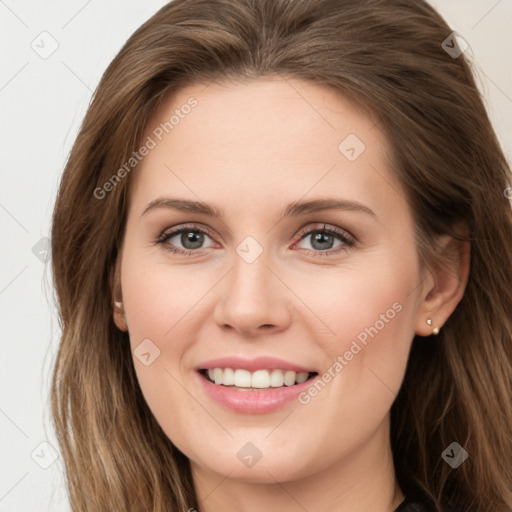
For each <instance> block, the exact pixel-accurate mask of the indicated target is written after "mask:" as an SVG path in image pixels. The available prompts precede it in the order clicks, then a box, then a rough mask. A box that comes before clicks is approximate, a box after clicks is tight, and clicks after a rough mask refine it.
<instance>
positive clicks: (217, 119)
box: [117, 78, 425, 483]
mask: <svg viewBox="0 0 512 512" xmlns="http://www.w3.org/2000/svg"><path fill="white" fill-rule="evenodd" d="M166 123H167V124H166ZM167 132H168V133H167ZM148 137H149V138H148ZM143 143H144V144H145V146H146V148H147V149H146V150H141V151H140V152H139V153H140V154H139V156H140V159H141V161H140V163H139V164H138V166H137V167H136V169H135V170H133V171H132V173H133V176H132V178H133V180H132V183H131V184H130V187H131V188H130V195H129V210H128V217H127V225H126V232H125V236H124V241H123V246H122V250H121V253H120V276H121V277H120V282H121V288H122V301H123V306H124V310H125V315H126V316H125V318H126V324H127V328H128V332H129V337H130V343H131V348H132V350H133V351H134V352H133V353H134V365H135V370H136V372H137V377H138V379H139V383H140V386H141V389H142V392H143V394H144V397H145V399H146V401H147V403H148V406H149V407H150V409H151V411H152V412H153V414H154V416H155V418H156V419H157V421H158V422H159V424H160V425H161V427H162V428H163V430H164V431H165V433H166V434H167V435H168V437H169V438H170V439H171V440H172V442H173V443H174V444H175V445H176V446H177V447H178V448H179V449H180V450H181V451H182V452H183V453H184V454H185V455H187V456H188V457H189V459H190V460H191V463H192V467H193V468H200V470H202V471H212V472H215V473H218V474H220V475H223V476H226V475H228V474H229V475H230V478H235V479H239V480H244V481H251V482H261V483H264V482H268V483H274V481H275V480H278V481H280V482H282V481H287V480H292V479H298V478H302V477H306V476H308V475H312V474H315V473H318V472H320V471H322V470H324V469H327V468H330V467H332V466H333V464H340V463H342V462H343V461H344V460H348V458H349V457H352V456H353V455H354V454H356V453H359V454H365V455H364V456H365V457H367V459H368V464H370V460H371V458H372V457H375V456H376V455H377V454H378V453H381V452H382V450H383V447H384V446H386V445H387V443H389V431H388V427H389V410H390V407H391V405H392V403H393V401H394V399H395V397H396V394H397V393H398V390H399V388H400V386H401V382H402V379H403V376H404V372H405V368H406V363H407V358H408V353H409V349H410V344H411V340H412V338H413V336H414V334H415V332H416V331H417V330H418V325H419V322H421V323H425V318H424V317H421V318H420V316H421V312H420V309H421V302H422V299H423V297H424V295H425V290H424V285H423V284H421V276H420V270H419V265H418V258H417V254H416V249H415V243H414V233H413V227H414V225H413V219H412V216H411V212H410V210H409V207H408V205H407V203H406V201H405V194H404V192H403V190H402V188H401V186H400V185H399V184H398V183H397V182H396V181H395V179H394V177H393V172H392V169H391V168H390V163H389V161H390V160H389V146H388V144H387V142H386V140H385V138H384V136H383V134H382V132H381V130H380V128H379V125H378V124H376V123H375V121H374V120H372V119H370V118H369V117H368V116H367V115H365V114H363V113H361V111H359V110H357V109H356V108H355V105H353V104H352V103H351V102H350V101H349V100H347V99H343V98H342V97H340V96H339V95H337V94H336V93H334V92H333V91H331V90H328V89H326V88H323V87H321V86H318V85H314V84H312V83H307V82H302V81H298V80H284V79H280V78H273V79H270V78H265V79H257V80H253V81H247V82H244V83H237V84H235V83H233V82H225V83H224V84H222V85H219V84H212V85H209V86H205V85H199V84H197V85H193V86H189V87H187V88H185V89H183V90H181V91H180V92H179V93H178V94H176V95H175V96H173V97H172V98H169V99H168V100H167V101H166V102H165V103H164V104H162V106H161V107H160V108H159V110H158V112H157V114H156V115H155V116H154V117H153V119H152V120H151V122H150V123H149V125H148V127H147V131H146V134H145V136H144V139H143ZM144 154H145V156H143V155H144ZM173 205H174V206H173ZM212 212H214V213H216V214H218V216H215V215H212ZM180 229H183V232H178V231H177V230H180ZM171 231H174V233H171ZM173 251H177V252H173ZM117 323H118V325H119V326H120V327H121V328H124V326H123V325H122V322H121V321H118V322H117ZM218 359H225V360H224V361H215V360H218ZM214 368H221V369H222V370H224V371H222V370H220V369H217V370H214ZM226 368H229V369H231V370H229V369H228V370H226ZM207 369H210V370H211V371H210V372H209V373H210V375H211V376H212V377H213V379H214V380H216V382H217V383H216V384H215V383H212V382H210V381H209V380H208V376H207V373H208V372H205V371H203V370H207ZM236 370H238V371H236ZM269 370H270V371H269ZM280 370H282V371H280ZM294 370H295V373H294ZM315 375H316V376H315ZM307 377H310V378H309V380H307V381H305V382H302V383H300V382H301V381H302V380H303V379H305V378H307ZM297 381H298V382H299V384H293V385H292V383H294V382H297ZM233 384H236V386H235V387H233ZM245 386H250V388H247V387H245ZM241 388H242V389H241Z"/></svg>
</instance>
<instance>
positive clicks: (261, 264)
mask: <svg viewBox="0 0 512 512" xmlns="http://www.w3.org/2000/svg"><path fill="white" fill-rule="evenodd" d="M269 263H270V262H269V260H268V258H267V256H266V253H265V251H264V252H263V254H261V255H260V256H259V258H257V259H256V260H255V261H253V262H252V263H248V262H246V261H244V259H243V258H241V257H240V256H239V255H238V254H236V253H235V255H234V265H233V268H232V269H231V271H230V272H229V274H228V275H227V276H226V279H225V280H224V282H225V285H224V286H223V287H221V288H220V289H219V290H218V294H219V299H218V301H217V303H216V305H215V309H214V315H213V319H214V321H215V323H216V324H217V325H218V326H219V327H220V328H221V329H223V330H225V331H228V330H233V331H236V332H238V333H239V334H240V335H242V336H244V337H250V338H254V337H259V336H262V335H268V334H270V333H276V332H280V331H282V330H285V329H286V328H287V327H288V326H289V324H290V321H291V316H292V309H291V306H292V304H291V302H290V292H289V291H288V289H287V288H286V286H285V284H283V282H282V281H281V279H279V277H277V272H276V271H275V270H274V269H273V268H272V269H271V268H270V266H269Z"/></svg>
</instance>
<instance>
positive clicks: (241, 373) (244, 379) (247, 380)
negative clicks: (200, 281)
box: [215, 368, 251, 388]
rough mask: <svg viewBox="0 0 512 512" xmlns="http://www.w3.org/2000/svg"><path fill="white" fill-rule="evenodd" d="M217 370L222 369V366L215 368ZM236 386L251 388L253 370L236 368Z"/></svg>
mask: <svg viewBox="0 0 512 512" xmlns="http://www.w3.org/2000/svg"><path fill="white" fill-rule="evenodd" d="M215 369H216V370H220V371H221V372H222V369H221V368H215ZM215 384H222V382H219V383H217V382H215ZM235 386H237V387H239V388H250V387H251V372H249V371H247V370H240V368H239V369H237V370H235Z"/></svg>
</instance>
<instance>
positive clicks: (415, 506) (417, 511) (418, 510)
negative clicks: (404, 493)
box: [394, 498, 437, 512]
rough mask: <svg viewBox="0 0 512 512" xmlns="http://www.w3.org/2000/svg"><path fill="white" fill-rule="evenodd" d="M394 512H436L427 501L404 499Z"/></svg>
mask: <svg viewBox="0 0 512 512" xmlns="http://www.w3.org/2000/svg"><path fill="white" fill-rule="evenodd" d="M394 512H437V510H436V508H435V507H434V506H433V505H432V504H431V503H430V502H428V501H417V500H411V499H408V498H405V500H404V501H402V503H400V505H398V508H396V509H395V511H394Z"/></svg>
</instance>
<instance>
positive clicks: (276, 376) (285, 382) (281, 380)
mask: <svg viewBox="0 0 512 512" xmlns="http://www.w3.org/2000/svg"><path fill="white" fill-rule="evenodd" d="M199 373H200V374H201V375H202V376H203V377H204V378H205V379H207V380H208V381H209V382H211V383H213V384H216V385H217V386H224V387H227V388H232V389H238V390H240V391H262V390H271V389H280V388H284V387H292V386H295V385H298V384H302V383H304V382H306V381H307V380H310V379H312V378H314V377H316V376H317V375H318V372H309V373H308V372H294V371H292V370H279V369H274V370H267V369H263V370H256V371H254V372H250V371H249V370H243V369H241V368H236V369H234V368H212V369H202V370H200V371H199Z"/></svg>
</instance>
